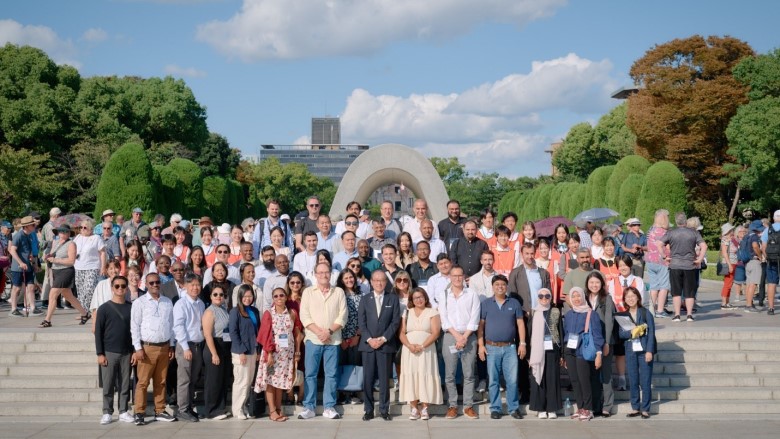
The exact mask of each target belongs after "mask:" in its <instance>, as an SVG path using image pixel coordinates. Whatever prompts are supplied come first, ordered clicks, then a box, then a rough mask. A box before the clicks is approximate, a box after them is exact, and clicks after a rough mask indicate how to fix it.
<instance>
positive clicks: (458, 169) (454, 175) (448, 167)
mask: <svg viewBox="0 0 780 439" xmlns="http://www.w3.org/2000/svg"><path fill="white" fill-rule="evenodd" d="M431 164H432V165H433V167H434V168H435V169H436V172H437V173H438V174H439V177H441V179H442V181H443V182H444V185H445V186H449V185H450V184H452V183H455V182H458V181H461V180H463V179H464V178H466V177H468V175H469V174H468V172H466V165H463V164H461V163H460V160H458V158H457V157H449V158H443V157H431Z"/></svg>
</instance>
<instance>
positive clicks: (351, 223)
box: [344, 221, 358, 226]
mask: <svg viewBox="0 0 780 439" xmlns="http://www.w3.org/2000/svg"><path fill="white" fill-rule="evenodd" d="M344 224H346V225H348V226H356V225H358V222H357V221H344Z"/></svg>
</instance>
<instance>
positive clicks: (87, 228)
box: [81, 226, 89, 230]
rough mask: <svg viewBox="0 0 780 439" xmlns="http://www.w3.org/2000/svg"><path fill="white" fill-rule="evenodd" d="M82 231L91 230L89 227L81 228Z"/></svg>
mask: <svg viewBox="0 0 780 439" xmlns="http://www.w3.org/2000/svg"><path fill="white" fill-rule="evenodd" d="M81 230H89V227H87V226H81Z"/></svg>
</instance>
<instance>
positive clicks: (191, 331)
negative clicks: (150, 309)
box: [173, 295, 206, 351]
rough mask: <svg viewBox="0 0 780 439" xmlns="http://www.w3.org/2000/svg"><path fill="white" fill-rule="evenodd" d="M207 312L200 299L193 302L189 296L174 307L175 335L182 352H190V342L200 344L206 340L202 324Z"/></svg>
mask: <svg viewBox="0 0 780 439" xmlns="http://www.w3.org/2000/svg"><path fill="white" fill-rule="evenodd" d="M205 310H206V306H205V305H204V304H203V301H201V300H200V299H199V298H198V299H195V300H192V298H191V297H190V296H189V295H187V296H184V297H182V298H181V299H179V301H178V302H176V304H175V305H173V333H174V334H175V335H176V343H179V345H180V346H181V348H182V350H185V351H186V350H188V349H189V348H190V346H189V343H190V342H192V343H199V342H202V341H203V340H204V338H203V329H201V323H200V322H201V319H202V318H203V312H204V311H205Z"/></svg>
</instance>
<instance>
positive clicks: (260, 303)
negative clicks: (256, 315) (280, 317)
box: [257, 271, 287, 316]
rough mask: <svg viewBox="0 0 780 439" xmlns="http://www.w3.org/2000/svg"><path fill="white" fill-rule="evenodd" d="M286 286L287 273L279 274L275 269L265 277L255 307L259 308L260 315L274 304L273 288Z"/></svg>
mask: <svg viewBox="0 0 780 439" xmlns="http://www.w3.org/2000/svg"><path fill="white" fill-rule="evenodd" d="M286 286H287V275H286V274H281V273H279V272H278V271H275V272H274V273H273V274H272V275H270V276H268V277H267V278H266V279H265V283H264V284H263V296H262V297H258V298H257V308H259V309H260V315H261V316H262V315H263V314H264V313H265V312H266V311H267V310H269V309H271V307H272V306H274V299H273V292H274V290H275V289H277V288H285V287H286Z"/></svg>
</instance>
